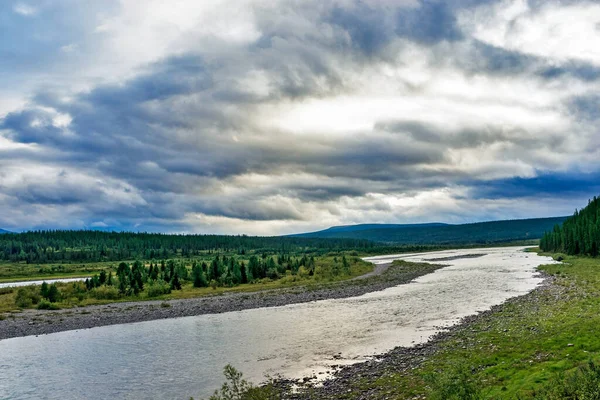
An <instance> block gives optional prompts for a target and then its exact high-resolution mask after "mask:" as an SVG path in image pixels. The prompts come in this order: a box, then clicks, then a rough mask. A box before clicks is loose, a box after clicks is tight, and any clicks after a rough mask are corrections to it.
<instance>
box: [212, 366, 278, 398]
mask: <svg viewBox="0 0 600 400" xmlns="http://www.w3.org/2000/svg"><path fill="white" fill-rule="evenodd" d="M223 374H224V375H225V378H226V379H227V382H225V383H224V384H223V386H221V390H217V391H215V394H213V395H212V396H210V399H209V400H276V399H277V400H278V399H281V393H279V391H278V390H277V389H275V387H274V386H273V385H272V384H271V383H269V384H268V385H265V386H262V387H256V386H253V385H252V384H251V383H249V382H247V381H246V380H245V379H242V373H241V372H238V371H237V370H236V369H235V368H233V367H232V366H231V365H227V366H225V369H224V370H223Z"/></svg>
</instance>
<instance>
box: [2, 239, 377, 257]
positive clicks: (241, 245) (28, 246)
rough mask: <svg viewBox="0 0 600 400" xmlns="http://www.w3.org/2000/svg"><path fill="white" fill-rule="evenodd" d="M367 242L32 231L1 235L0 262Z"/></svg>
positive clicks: (364, 244) (297, 249)
mask: <svg viewBox="0 0 600 400" xmlns="http://www.w3.org/2000/svg"><path fill="white" fill-rule="evenodd" d="M374 246H377V245H376V244H375V243H373V242H370V241H368V240H364V239H322V238H292V237H256V236H245V235H240V236H224V235H167V234H156V233H131V232H101V231H32V232H25V233H14V234H13V233H8V234H2V235H0V260H1V261H10V262H22V261H24V262H27V263H28V264H31V263H36V264H44V263H52V262H97V261H121V260H136V259H146V260H154V259H161V260H162V259H168V258H174V257H194V256H197V255H200V254H207V253H208V254H211V253H217V254H218V253H237V254H241V255H243V254H246V252H247V251H249V250H253V251H254V252H259V253H260V252H268V253H273V252H278V253H279V252H284V253H290V252H291V253H304V252H307V251H311V252H330V251H341V250H350V249H352V250H355V249H368V248H372V247H374Z"/></svg>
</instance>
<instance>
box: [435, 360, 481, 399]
mask: <svg viewBox="0 0 600 400" xmlns="http://www.w3.org/2000/svg"><path fill="white" fill-rule="evenodd" d="M426 380H427V381H428V382H429V384H430V386H431V388H432V393H431V396H429V397H428V398H429V399H432V400H479V399H483V395H482V394H481V389H480V388H481V384H480V382H478V380H477V379H475V377H474V375H473V373H472V372H471V371H470V370H469V368H467V367H466V366H465V365H457V366H454V367H452V368H451V369H450V370H449V371H443V372H440V373H438V374H432V375H429V376H427V377H426Z"/></svg>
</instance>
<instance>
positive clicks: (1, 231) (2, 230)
mask: <svg viewBox="0 0 600 400" xmlns="http://www.w3.org/2000/svg"><path fill="white" fill-rule="evenodd" d="M0 233H12V232H10V231H5V230H4V229H0Z"/></svg>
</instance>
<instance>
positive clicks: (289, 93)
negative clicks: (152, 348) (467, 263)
mask: <svg viewBox="0 0 600 400" xmlns="http://www.w3.org/2000/svg"><path fill="white" fill-rule="evenodd" d="M599 89H600V4H599V3H598V2H596V1H570V0H563V1H557V0H543V1H542V0H530V1H526V0H501V1H483V0H481V1H476V0H453V1H434V0H304V1H291V0H290V1H284V0H234V1H232V0H202V1H196V0H171V1H162V0H145V1H138V0H118V1H117V0H103V1H96V0H37V1H33V0H22V1H21V0H3V1H1V2H0V228H3V229H8V230H13V231H22V230H30V229H108V230H128V231H152V232H177V233H225V234H256V235H278V234H288V233H297V232H306V231H313V230H318V229H322V228H326V227H329V226H333V225H345V224H355V223H418V222H446V223H466V222H476V221H486V220H497V219H515V218H529V217H549V216H562V215H569V214H572V213H573V211H574V210H575V209H576V208H582V207H584V206H585V205H586V204H587V201H588V199H589V198H591V197H593V196H595V195H598V194H600V124H599V122H600V91H599Z"/></svg>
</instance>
